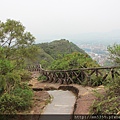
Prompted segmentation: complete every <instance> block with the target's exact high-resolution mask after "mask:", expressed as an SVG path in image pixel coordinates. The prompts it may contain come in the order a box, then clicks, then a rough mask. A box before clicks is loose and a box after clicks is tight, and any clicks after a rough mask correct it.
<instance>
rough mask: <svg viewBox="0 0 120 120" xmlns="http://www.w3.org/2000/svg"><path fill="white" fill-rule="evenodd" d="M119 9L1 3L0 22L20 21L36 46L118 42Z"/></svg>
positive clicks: (79, 3)
mask: <svg viewBox="0 0 120 120" xmlns="http://www.w3.org/2000/svg"><path fill="white" fill-rule="evenodd" d="M119 5H120V0H34V1H33V0H20V1H17V0H1V7H0V20H1V21H3V22H5V21H6V20H7V19H14V20H17V21H20V22H21V23H22V24H23V25H24V26H25V27H26V30H27V31H30V32H31V33H32V34H33V35H34V36H35V37H36V43H41V42H50V41H53V40H56V39H68V40H70V41H73V42H74V41H75V42H80V41H84V42H87V41H91V42H93V41H95V40H96V41H98V42H101V41H108V40H110V41H111V40H113V41H114V40H115V41H119V40H120V35H119V34H120V7H119ZM111 31H116V33H115V32H114V33H113V32H112V34H111ZM113 34H114V35H113ZM115 34H116V35H115ZM111 35H112V36H111Z"/></svg>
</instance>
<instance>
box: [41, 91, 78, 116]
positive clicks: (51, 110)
mask: <svg viewBox="0 0 120 120" xmlns="http://www.w3.org/2000/svg"><path fill="white" fill-rule="evenodd" d="M48 93H49V94H50V95H51V96H52V102H51V103H49V104H48V105H47V106H46V108H45V109H44V111H43V113H42V114H54V115H55V114H62V115H63V114H72V113H73V110H74V104H75V102H76V97H75V95H74V94H73V93H72V92H70V91H68V90H67V91H63V90H53V91H48Z"/></svg>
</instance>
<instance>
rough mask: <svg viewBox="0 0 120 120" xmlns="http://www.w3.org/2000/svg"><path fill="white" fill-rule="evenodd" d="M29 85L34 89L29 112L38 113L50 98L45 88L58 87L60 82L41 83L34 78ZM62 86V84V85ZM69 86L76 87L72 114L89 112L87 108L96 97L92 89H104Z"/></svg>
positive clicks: (102, 90) (101, 89) (102, 89)
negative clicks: (75, 98) (31, 106)
mask: <svg viewBox="0 0 120 120" xmlns="http://www.w3.org/2000/svg"><path fill="white" fill-rule="evenodd" d="M29 85H30V86H31V87H32V88H33V89H34V90H35V92H34V99H33V100H34V101H33V102H34V104H33V108H32V110H31V112H30V113H32V114H40V113H41V112H42V111H43V109H44V108H45V106H46V105H47V103H48V102H49V100H50V96H49V94H48V93H47V91H46V90H52V89H53V90H55V89H59V87H60V86H61V85H60V84H53V83H46V82H45V83H41V82H39V81H38V80H37V79H36V78H34V79H32V80H31V81H30V82H29ZM62 86H64V85H62ZM69 86H74V87H75V88H77V89H78V91H79V92H78V94H77V100H76V104H75V109H74V114H89V108H90V106H91V105H92V104H93V101H94V100H95V99H96V97H95V96H94V94H93V90H96V91H98V92H100V93H103V92H104V91H105V89H104V86H99V87H97V88H91V87H83V86H81V85H76V84H71V85H69Z"/></svg>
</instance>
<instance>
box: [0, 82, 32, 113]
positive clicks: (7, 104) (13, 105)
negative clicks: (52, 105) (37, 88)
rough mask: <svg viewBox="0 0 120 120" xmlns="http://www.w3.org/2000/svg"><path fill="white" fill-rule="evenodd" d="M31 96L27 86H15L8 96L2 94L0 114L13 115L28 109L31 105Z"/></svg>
mask: <svg viewBox="0 0 120 120" xmlns="http://www.w3.org/2000/svg"><path fill="white" fill-rule="evenodd" d="M32 96H33V92H32V90H31V89H30V88H29V87H28V86H27V84H21V85H18V86H16V87H15V89H14V90H12V91H11V93H10V94H8V93H4V94H3V95H2V96H1V97H0V106H1V107H0V113H7V114H13V113H16V112H19V111H22V110H26V109H28V108H29V107H30V106H31V105H32V102H31V101H32Z"/></svg>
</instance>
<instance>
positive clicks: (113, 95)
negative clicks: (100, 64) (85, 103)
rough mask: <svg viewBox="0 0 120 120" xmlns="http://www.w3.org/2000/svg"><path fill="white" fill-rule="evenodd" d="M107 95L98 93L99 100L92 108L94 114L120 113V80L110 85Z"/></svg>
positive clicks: (91, 111)
mask: <svg viewBox="0 0 120 120" xmlns="http://www.w3.org/2000/svg"><path fill="white" fill-rule="evenodd" d="M107 87H108V90H107V91H106V94H105V95H101V94H99V93H97V94H96V95H97V100H96V101H94V103H93V105H92V106H91V109H90V113H93V114H116V113H117V112H119V111H120V102H119V101H120V79H119V78H117V79H115V80H112V82H111V84H110V83H109V86H107Z"/></svg>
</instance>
